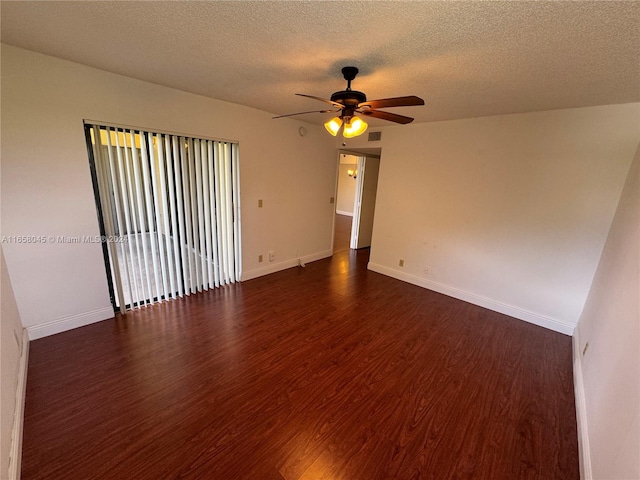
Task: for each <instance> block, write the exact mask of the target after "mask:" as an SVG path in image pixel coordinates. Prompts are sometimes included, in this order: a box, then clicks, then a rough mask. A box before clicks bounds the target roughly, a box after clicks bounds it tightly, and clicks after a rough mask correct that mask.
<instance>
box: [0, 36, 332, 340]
mask: <svg viewBox="0 0 640 480" xmlns="http://www.w3.org/2000/svg"><path fill="white" fill-rule="evenodd" d="M83 119H90V120H99V121H105V122H110V123H118V124H123V125H131V126H137V127H143V128H148V129H152V130H158V131H171V132H179V133H186V134H189V135H193V136H206V137H214V138H221V139H230V140H236V141H238V142H239V144H240V164H241V172H240V175H241V195H242V204H241V205H242V258H243V267H244V275H243V279H247V278H251V277H253V276H257V275H261V274H264V273H269V272H270V271H275V270H278V269H281V268H286V267H288V266H291V265H295V264H297V261H296V259H297V258H298V257H302V258H304V259H305V260H306V261H310V260H312V259H317V258H321V257H323V256H329V255H331V230H332V222H333V208H334V205H333V204H331V203H330V201H329V199H330V197H333V196H334V194H335V185H336V161H335V160H336V154H337V149H336V148H335V146H334V145H333V142H332V141H330V140H328V139H327V135H326V131H325V130H324V128H323V127H322V126H315V125H309V124H304V125H305V127H306V129H307V131H308V134H307V135H306V136H304V137H302V136H300V135H299V134H298V128H299V126H300V125H303V123H301V122H299V121H297V120H293V119H279V120H272V119H271V114H269V113H267V112H262V111H258V110H255V109H251V108H247V107H243V106H239V105H235V104H230V103H227V102H222V101H217V100H213V99H210V98H206V97H202V96H198V95H193V94H189V93H185V92H182V91H178V90H174V89H170V88H166V87H161V86H158V85H154V84H150V83H147V82H142V81H138V80H134V79H131V78H127V77H123V76H120V75H115V74H111V73H107V72H104V71H101V70H97V69H93V68H89V67H86V66H82V65H79V64H75V63H71V62H67V61H64V60H60V59H56V58H53V57H48V56H44V55H40V54H36V53H33V52H29V51H27V50H22V49H18V48H15V47H11V46H6V45H2V152H1V153H2V233H3V235H44V236H45V237H49V236H53V237H56V236H58V235H66V236H81V235H97V234H98V233H99V230H98V222H97V218H96V212H95V204H94V196H93V189H92V184H91V177H90V172H89V164H88V160H87V151H86V145H85V140H84V133H83V126H82V121H83ZM258 199H262V200H263V204H264V206H263V208H260V209H259V208H258ZM4 248H5V257H6V261H7V267H8V270H9V274H10V275H11V280H12V283H13V288H14V291H15V296H16V300H17V303H18V308H19V311H20V314H21V318H22V321H23V323H24V325H25V327H27V328H28V330H29V332H30V335H31V336H32V338H37V337H38V336H42V335H47V334H51V333H55V332H57V331H62V330H65V329H67V328H71V327H74V326H80V325H84V324H87V323H89V322H91V321H99V320H102V319H104V318H108V317H110V316H111V315H112V309H111V305H110V302H109V297H108V290H107V280H106V274H105V269H104V265H103V258H102V250H101V247H100V245H98V244H66V245H62V244H53V243H50V242H48V243H45V244H32V245H24V244H20V245H18V244H5V246H4ZM270 250H273V251H274V252H275V261H274V262H273V263H269V262H268V255H267V252H268V251H270ZM260 254H262V255H263V256H264V258H265V259H267V260H266V262H265V263H262V264H259V263H258V255H260Z"/></svg>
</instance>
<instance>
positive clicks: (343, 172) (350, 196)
mask: <svg viewBox="0 0 640 480" xmlns="http://www.w3.org/2000/svg"><path fill="white" fill-rule="evenodd" d="M343 161H344V162H348V161H353V163H343ZM357 162H358V157H354V156H353V155H346V158H344V159H343V155H340V165H339V167H338V195H337V196H338V198H337V200H336V211H337V212H338V213H340V214H342V215H345V214H350V215H353V202H354V201H355V197H356V180H355V179H354V178H353V177H350V176H349V173H348V172H349V170H357V167H358V164H357Z"/></svg>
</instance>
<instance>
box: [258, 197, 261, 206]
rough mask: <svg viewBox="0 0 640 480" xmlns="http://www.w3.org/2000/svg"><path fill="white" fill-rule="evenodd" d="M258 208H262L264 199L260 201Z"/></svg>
mask: <svg viewBox="0 0 640 480" xmlns="http://www.w3.org/2000/svg"><path fill="white" fill-rule="evenodd" d="M258 208H262V199H260V200H258Z"/></svg>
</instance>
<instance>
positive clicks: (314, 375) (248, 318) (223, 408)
mask: <svg viewBox="0 0 640 480" xmlns="http://www.w3.org/2000/svg"><path fill="white" fill-rule="evenodd" d="M367 261H368V250H360V251H343V252H340V253H337V254H336V255H334V257H333V258H331V259H326V260H321V261H318V262H313V263H310V264H307V266H306V268H294V269H290V270H286V271H283V272H279V273H275V274H272V275H269V276H266V277H262V278H258V279H254V280H250V281H247V282H244V283H242V284H238V285H233V286H230V287H226V288H222V289H218V290H214V291H209V292H205V293H201V294H198V295H192V296H191V297H189V298H185V299H183V300H177V301H173V302H166V303H163V304H159V305H155V306H152V307H146V308H143V309H141V310H139V311H137V312H134V313H129V314H127V316H126V317H117V318H115V319H113V320H107V321H104V322H100V323H97V324H94V325H90V326H87V327H83V328H79V329H76V330H72V331H69V332H65V333H62V334H59V335H54V336H51V337H47V338H43V339H40V340H36V341H33V342H32V343H31V347H30V357H29V373H28V381H27V396H26V412H25V423H24V445H23V463H22V478H23V479H24V480H29V479H65V480H69V479H118V480H122V479H161V478H162V479H169V478H189V479H191V478H194V479H224V480H227V479H230V480H231V479H241V480H242V479H252V480H253V479H259V480H262V479H264V480H276V479H277V480H321V479H327V480H329V479H331V480H376V479H381V480H382V479H402V480H405V479H406V480H409V479H491V480H498V479H508V480H516V479H536V480H541V479H544V480H548V479H563V480H569V479H577V478H579V473H578V452H577V436H576V421H575V407H574V398H573V380H572V357H571V339H570V338H569V337H567V336H564V335H561V334H558V333H554V332H551V331H549V330H546V329H543V328H540V327H536V326H534V325H530V324H527V323H525V322H522V321H519V320H515V319H512V318H510V317H507V316H504V315H501V314H497V313H494V312H491V311H488V310H485V309H483V308H480V307H476V306H473V305H470V304H467V303H464V302H460V301H457V300H454V299H451V298H449V297H446V296H444V295H440V294H437V293H433V292H430V291H428V290H425V289H422V288H419V287H416V286H413V285H409V284H406V283H403V282H400V281H397V280H394V279H391V278H387V277H384V276H382V275H379V274H377V273H374V272H370V271H367V270H366V262H367Z"/></svg>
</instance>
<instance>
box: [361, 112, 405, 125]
mask: <svg viewBox="0 0 640 480" xmlns="http://www.w3.org/2000/svg"><path fill="white" fill-rule="evenodd" d="M360 113H361V114H362V115H366V116H368V117H374V118H380V119H382V120H389V121H390V122H396V123H402V124H406V123H411V122H413V118H411V117H405V116H404V115H397V114H395V113H389V112H382V111H380V110H364V111H362V112H360Z"/></svg>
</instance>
